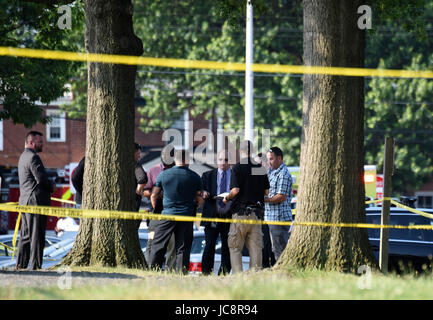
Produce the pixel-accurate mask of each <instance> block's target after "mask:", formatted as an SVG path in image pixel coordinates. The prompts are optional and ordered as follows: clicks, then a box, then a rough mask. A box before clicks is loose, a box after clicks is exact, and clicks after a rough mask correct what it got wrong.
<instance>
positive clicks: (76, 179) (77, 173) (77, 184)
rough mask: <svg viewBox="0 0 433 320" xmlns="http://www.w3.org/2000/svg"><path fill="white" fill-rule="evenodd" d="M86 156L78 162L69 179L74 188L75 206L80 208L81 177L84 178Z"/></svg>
mask: <svg viewBox="0 0 433 320" xmlns="http://www.w3.org/2000/svg"><path fill="white" fill-rule="evenodd" d="M85 160H86V157H83V158H82V159H81V161H80V162H79V163H78V166H77V167H76V168H75V170H74V171H73V172H72V176H71V181H72V185H73V186H74V188H75V191H76V193H75V208H77V209H80V208H81V202H82V197H83V178H84V164H85Z"/></svg>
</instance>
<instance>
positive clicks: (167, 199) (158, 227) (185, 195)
mask: <svg viewBox="0 0 433 320" xmlns="http://www.w3.org/2000/svg"><path fill="white" fill-rule="evenodd" d="M188 158H189V155H188V152H187V151H186V150H176V151H175V156H174V160H175V166H174V167H173V168H171V169H168V170H165V171H162V172H161V173H160V174H159V175H158V178H157V180H156V183H155V187H154V188H153V190H152V196H151V197H150V201H151V203H152V206H153V207H155V206H156V201H157V199H158V197H159V194H160V192H161V191H162V192H163V193H164V197H163V210H162V215H182V216H192V215H193V212H194V206H195V202H197V203H198V205H201V202H202V198H201V191H202V189H203V188H202V181H201V178H200V176H199V175H198V174H197V173H195V172H194V171H192V170H190V169H189V168H188ZM189 224H191V222H183V221H169V220H160V221H156V223H155V229H154V230H155V231H154V232H155V235H154V238H153V244H152V250H151V252H150V255H149V260H150V261H149V264H150V266H151V268H160V269H161V268H162V264H163V262H164V256H165V253H166V251H167V246H168V242H169V240H170V237H171V235H172V234H173V233H174V239H175V248H176V263H175V270H176V271H177V272H182V271H183V272H186V271H187V270H185V269H186V268H187V267H188V266H185V265H184V261H185V260H184V250H185V247H184V239H185V233H186V232H187V231H188V227H189Z"/></svg>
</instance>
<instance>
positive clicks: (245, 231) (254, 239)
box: [228, 213, 263, 273]
mask: <svg viewBox="0 0 433 320" xmlns="http://www.w3.org/2000/svg"><path fill="white" fill-rule="evenodd" d="M232 218H233V219H243V220H247V219H248V220H258V219H257V216H256V215H255V213H251V214H250V215H249V216H247V215H238V214H234V215H233V217H232ZM244 244H245V245H246V246H247V248H248V251H249V253H250V269H251V270H253V269H261V268H262V249H263V234H262V226H261V225H260V224H239V223H232V224H231V225H230V231H229V235H228V245H229V249H230V262H231V265H232V271H233V273H238V272H242V271H243V268H242V249H243V247H244Z"/></svg>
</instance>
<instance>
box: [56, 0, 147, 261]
mask: <svg viewBox="0 0 433 320" xmlns="http://www.w3.org/2000/svg"><path fill="white" fill-rule="evenodd" d="M85 11H86V28H87V30H86V50H87V51H88V52H90V53H106V54H124V55H137V56H138V55H141V54H142V52H143V47H142V42H141V40H140V39H139V38H137V37H136V36H135V34H134V31H133V25H132V14H133V6H132V3H131V1H130V0H127V1H125V0H109V1H107V0H86V1H85ZM135 74H136V66H126V65H118V64H104V63H89V64H88V105H87V128H86V163H85V171H84V185H83V203H82V207H83V208H87V209H100V210H104V209H105V210H107V209H111V210H125V211H134V200H135V180H134V117H135V106H134V93H135ZM64 263H66V264H70V265H102V266H117V265H122V266H126V267H134V268H140V267H143V266H144V264H145V262H144V257H143V253H142V251H141V248H140V244H139V239H138V222H137V221H131V220H111V219H82V220H81V223H80V230H79V232H78V234H77V238H76V241H75V244H74V247H73V248H72V250H71V252H70V254H69V255H68V256H67V257H66V259H65V261H64Z"/></svg>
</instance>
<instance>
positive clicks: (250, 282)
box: [0, 268, 433, 300]
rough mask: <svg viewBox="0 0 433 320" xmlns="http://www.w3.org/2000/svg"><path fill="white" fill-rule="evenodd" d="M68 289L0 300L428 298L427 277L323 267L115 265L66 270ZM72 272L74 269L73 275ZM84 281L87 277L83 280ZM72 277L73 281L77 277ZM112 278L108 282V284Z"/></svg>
mask: <svg viewBox="0 0 433 320" xmlns="http://www.w3.org/2000/svg"><path fill="white" fill-rule="evenodd" d="M72 271H73V272H74V273H73V277H72V280H71V288H70V289H60V288H59V286H58V285H57V284H56V283H55V282H54V283H53V285H49V286H42V287H31V285H30V287H13V286H7V287H1V288H0V299H68V300H72V299H84V300H87V299H92V300H94V299H96V300H97V299H116V300H118V299H129V300H135V299H144V300H149V299H156V300H164V299H170V300H189V299H206V300H218V299H225V300H232V299H240V300H243V299H245V300H256V299H260V300H262V299H264V300H268V299H270V300H280V299H284V300H286V299H287V300H303V299H310V300H314V299H343V300H359V299H361V300H369V299H392V300H395V299H410V300H411V299H417V300H418V299H432V298H433V275H431V274H428V275H425V276H418V277H414V276H410V275H407V276H397V275H387V276H384V275H382V274H380V273H374V272H373V273H372V274H371V277H370V279H369V280H368V279H367V277H366V276H362V277H361V276H357V275H352V274H341V273H337V272H323V271H298V270H291V271H288V272H286V273H282V272H275V271H273V272H272V271H269V270H266V271H261V272H254V273H244V274H241V275H235V276H233V275H232V276H224V277H217V276H191V275H189V276H180V275H175V274H168V273H158V272H151V271H142V270H130V269H120V268H111V269H110V268H92V269H89V268H79V269H72ZM75 272H77V273H75ZM80 272H86V274H87V275H89V273H95V274H96V273H97V274H99V275H101V273H111V274H117V275H119V274H121V275H123V274H127V275H132V276H134V277H132V278H131V279H121V280H118V279H117V280H112V281H111V282H109V283H108V284H107V283H104V282H100V283H98V282H95V283H91V281H93V279H91V280H89V281H84V282H83V281H81V282H80V283H76V280H74V277H75V275H79V273H80ZM89 279H90V278H89ZM77 281H78V280H77ZM113 281H114V282H113Z"/></svg>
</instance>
